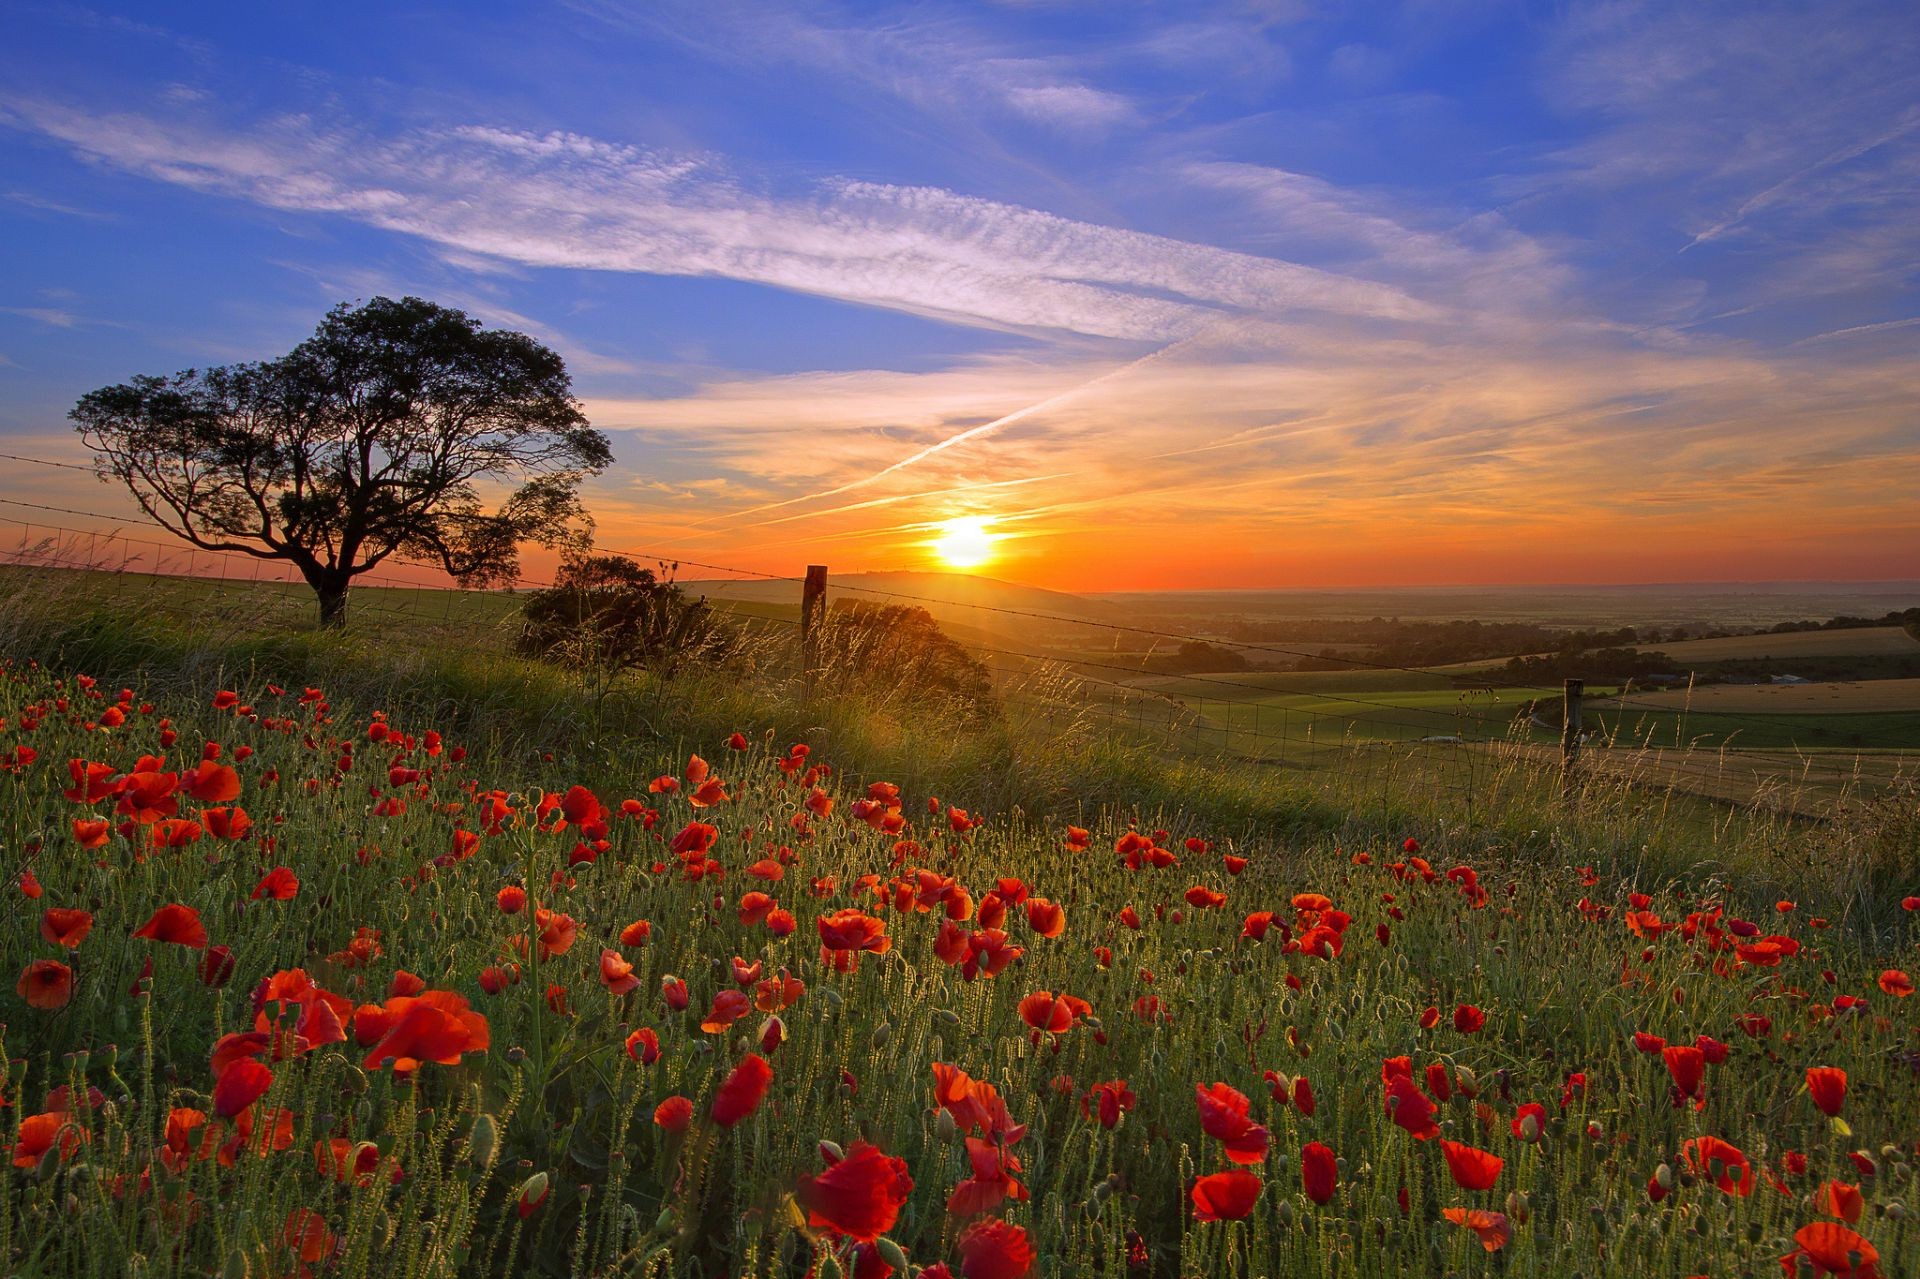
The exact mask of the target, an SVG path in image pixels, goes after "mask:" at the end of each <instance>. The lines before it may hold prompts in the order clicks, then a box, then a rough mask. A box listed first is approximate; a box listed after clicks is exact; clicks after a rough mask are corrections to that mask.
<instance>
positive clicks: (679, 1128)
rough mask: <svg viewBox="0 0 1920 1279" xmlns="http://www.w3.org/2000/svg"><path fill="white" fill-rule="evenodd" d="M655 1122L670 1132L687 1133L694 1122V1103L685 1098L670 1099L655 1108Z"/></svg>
mask: <svg viewBox="0 0 1920 1279" xmlns="http://www.w3.org/2000/svg"><path fill="white" fill-rule="evenodd" d="M653 1122H654V1123H656V1124H659V1125H660V1126H661V1127H662V1128H665V1129H666V1130H667V1131H668V1132H685V1131H686V1130H687V1125H688V1124H690V1123H692V1122H693V1103H692V1102H691V1101H688V1100H687V1099H686V1098H685V1097H669V1098H667V1099H666V1100H665V1101H663V1102H661V1103H660V1104H659V1105H657V1106H655V1107H654V1108H653Z"/></svg>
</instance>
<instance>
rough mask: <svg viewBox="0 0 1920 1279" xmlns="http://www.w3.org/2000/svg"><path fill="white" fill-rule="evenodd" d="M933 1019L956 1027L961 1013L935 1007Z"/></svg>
mask: <svg viewBox="0 0 1920 1279" xmlns="http://www.w3.org/2000/svg"><path fill="white" fill-rule="evenodd" d="M933 1019H934V1020H935V1021H937V1022H939V1023H940V1024H941V1025H942V1026H947V1027H955V1026H958V1025H959V1024H960V1015H959V1014H958V1013H956V1012H954V1011H953V1010H951V1009H948V1008H936V1009H934V1010H933ZM1087 1020H1088V1021H1092V1020H1093V1019H1092V1018H1091V1017H1089V1018H1087Z"/></svg>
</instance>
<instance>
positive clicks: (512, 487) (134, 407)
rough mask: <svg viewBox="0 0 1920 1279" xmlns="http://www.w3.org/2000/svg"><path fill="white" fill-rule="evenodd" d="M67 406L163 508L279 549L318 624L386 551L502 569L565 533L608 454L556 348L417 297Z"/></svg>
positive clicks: (156, 515)
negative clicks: (300, 338) (247, 358)
mask: <svg viewBox="0 0 1920 1279" xmlns="http://www.w3.org/2000/svg"><path fill="white" fill-rule="evenodd" d="M70 417H71V418H72V420H73V421H74V423H75V425H76V428H77V429H78V430H79V432H80V434H81V436H82V438H83V439H85V441H86V442H87V444H88V445H89V446H90V447H91V448H92V449H93V450H94V451H95V454H96V468H97V470H98V473H99V475H100V476H101V478H102V479H104V480H107V481H109V482H115V481H117V482H119V483H121V484H124V485H125V486H126V487H127V489H128V491H129V492H131V493H132V495H133V498H134V500H135V501H136V502H137V503H139V505H140V508H141V509H142V510H143V511H145V512H146V514H147V515H148V516H149V517H150V518H152V519H153V521H154V522H155V523H157V524H159V525H160V526H161V527H162V528H164V529H166V530H167V531H168V532H169V533H172V534H173V535H174V536H176V537H179V538H181V539H182V540H184V541H186V542H189V543H191V544H192V545H194V546H197V547H200V548H202V549H205V550H210V551H232V552H238V553H241V554H245V555H251V556H254V557H256V558H259V559H268V560H284V561H287V562H288V563H290V564H292V565H293V566H294V567H295V568H296V569H298V570H299V572H300V574H301V576H302V577H303V578H305V580H306V582H307V584H308V585H309V586H311V587H312V588H313V590H314V593H315V595H316V596H317V597H318V599H319V605H320V617H321V620H322V621H323V622H324V623H328V624H338V623H340V622H342V621H344V619H345V615H346V603H347V595H348V591H349V589H350V588H351V586H352V583H353V580H354V579H355V578H356V577H358V576H360V575H361V574H364V573H367V572H369V571H370V570H372V569H375V568H377V567H379V566H380V565H381V564H382V563H384V562H386V561H388V560H398V561H407V562H414V563H422V564H427V565H431V566H433V567H436V568H439V569H441V570H444V571H445V572H446V573H448V574H449V575H451V576H452V577H453V578H455V579H456V580H458V581H460V582H462V583H463V584H468V585H478V586H485V585H495V584H498V583H500V582H503V581H510V580H512V579H513V578H514V577H515V576H516V575H517V574H518V571H519V553H518V548H519V545H520V543H522V542H537V543H542V544H546V545H563V544H567V543H568V542H569V541H570V539H571V538H572V536H573V533H574V530H576V529H577V528H578V527H579V526H580V525H581V524H582V523H583V522H584V521H585V519H586V512H585V510H584V509H583V508H582V506H581V504H580V500H579V486H580V484H581V482H582V481H584V480H585V479H587V478H588V477H589V476H591V475H594V474H597V473H598V472H600V471H601V470H603V469H605V468H606V466H607V465H608V464H609V463H610V462H611V461H612V452H611V450H610V449H609V447H608V444H607V439H606V437H605V436H604V435H603V434H602V433H601V432H599V431H597V430H595V429H593V427H592V426H591V425H589V424H588V422H587V419H586V416H585V414H584V413H582V412H581V407H580V404H579V402H578V401H577V400H575V399H574V397H573V390H572V382H571V379H570V378H569V377H568V374H567V369H566V364H565V362H564V361H563V360H562V359H561V358H560V356H559V355H558V354H557V353H556V352H554V351H552V350H550V349H549V348H547V347H546V346H544V345H542V344H541V343H539V342H537V341H535V340H534V339H533V338H530V337H528V336H526V335H525V334H522V333H514V332H509V331H506V330H502V329H487V328H483V327H481V325H480V322H479V321H478V320H475V319H474V318H473V317H471V316H469V315H467V314H466V313H465V312H462V311H459V310H455V309H453V308H451V307H445V306H440V305H437V304H436V303H433V302H428V301H424V300H422V299H420V298H413V297H408V298H402V299H400V300H399V301H394V300H393V299H391V298H384V297H376V298H374V299H373V300H372V301H370V302H368V303H366V304H364V305H362V306H358V307H353V306H349V305H347V304H344V303H343V304H341V305H340V306H338V307H335V308H334V309H333V310H331V311H329V312H328V313H327V315H326V318H325V319H323V320H322V321H321V322H320V326H319V327H318V328H317V329H316V330H315V331H314V334H313V336H312V337H310V338H308V339H307V340H306V341H304V342H302V343H300V344H299V345H298V346H296V347H295V348H294V349H293V350H292V351H290V352H289V353H288V354H286V355H285V356H282V357H281V358H279V359H275V360H266V361H262V362H258V363H251V364H236V365H228V366H225V367H220V368H209V369H204V370H202V369H188V370H186V371H185V372H182V373H176V374H174V375H172V376H171V377H153V376H142V377H136V378H134V379H133V380H131V381H129V382H124V383H121V384H119V385H116V386H108V387H102V388H101V389H99V390H97V391H92V392H90V393H88V394H87V395H85V396H83V397H82V398H81V399H80V402H79V403H78V405H76V406H75V408H74V410H73V412H72V413H71V414H70Z"/></svg>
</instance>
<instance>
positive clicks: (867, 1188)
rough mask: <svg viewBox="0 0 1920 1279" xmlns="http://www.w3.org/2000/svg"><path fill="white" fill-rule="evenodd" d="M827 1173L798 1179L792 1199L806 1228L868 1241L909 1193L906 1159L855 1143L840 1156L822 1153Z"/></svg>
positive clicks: (884, 1230)
mask: <svg viewBox="0 0 1920 1279" xmlns="http://www.w3.org/2000/svg"><path fill="white" fill-rule="evenodd" d="M822 1153H823V1154H824V1155H825V1157H826V1159H827V1170H826V1171H825V1172H823V1173H821V1174H820V1175H819V1176H817V1177H802V1178H801V1179H800V1186H799V1189H798V1190H797V1191H795V1194H794V1197H795V1198H796V1199H798V1200H799V1201H800V1206H801V1207H803V1208H805V1209H806V1210H807V1224H808V1225H809V1226H813V1227H816V1228H820V1229H825V1230H831V1231H834V1232H835V1233H837V1234H842V1235H845V1236H847V1237H848V1238H850V1239H857V1240H859V1241H861V1242H862V1243H872V1242H873V1241H874V1240H875V1239H878V1238H879V1237H880V1236H881V1235H884V1234H886V1233H887V1231H889V1230H891V1229H893V1223H894V1221H895V1219H896V1218H898V1217H899V1215H900V1209H901V1208H902V1207H903V1206H904V1205H905V1204H906V1202H907V1195H908V1194H909V1193H910V1192H911V1191H912V1190H913V1178H912V1177H910V1176H908V1175H907V1161H906V1160H904V1159H899V1158H895V1157H894V1156H891V1155H887V1154H884V1153H882V1152H881V1151H880V1149H879V1148H878V1147H877V1146H872V1145H869V1144H868V1143H867V1142H864V1141H856V1142H854V1143H853V1145H852V1146H850V1147H849V1148H848V1150H847V1153H846V1155H845V1156H844V1157H836V1156H835V1155H834V1154H832V1153H830V1152H827V1151H823V1152H822Z"/></svg>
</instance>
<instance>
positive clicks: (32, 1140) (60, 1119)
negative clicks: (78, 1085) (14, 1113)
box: [13, 1110, 92, 1168]
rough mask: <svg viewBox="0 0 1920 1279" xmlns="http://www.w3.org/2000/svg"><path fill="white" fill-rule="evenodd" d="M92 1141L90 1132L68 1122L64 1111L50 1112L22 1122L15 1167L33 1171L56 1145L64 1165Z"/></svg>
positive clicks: (14, 1161)
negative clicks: (75, 1152) (85, 1144)
mask: <svg viewBox="0 0 1920 1279" xmlns="http://www.w3.org/2000/svg"><path fill="white" fill-rule="evenodd" d="M90 1140H92V1137H91V1135H90V1134H89V1133H88V1132H87V1130H86V1129H85V1128H83V1127H81V1126H80V1125H79V1124H76V1123H71V1122H69V1121H68V1117H67V1112H66V1111H64V1110H48V1111H45V1112H43V1113H41V1114H38V1115H30V1116H28V1117H27V1118H25V1119H22V1120H21V1121H20V1137H19V1140H18V1141H17V1142H16V1143H15V1144H14V1147H13V1166H14V1167H15V1168H32V1167H35V1166H36V1165H38V1164H39V1162H40V1160H41V1159H42V1158H44V1157H45V1156H46V1153H47V1152H48V1151H49V1150H52V1149H54V1147H55V1146H56V1145H58V1146H59V1149H60V1159H61V1160H62V1162H64V1161H66V1160H68V1159H71V1158H73V1153H74V1151H76V1150H78V1149H79V1148H80V1144H81V1143H82V1142H84V1141H90Z"/></svg>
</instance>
